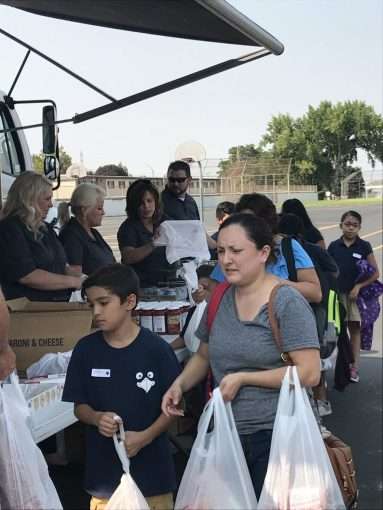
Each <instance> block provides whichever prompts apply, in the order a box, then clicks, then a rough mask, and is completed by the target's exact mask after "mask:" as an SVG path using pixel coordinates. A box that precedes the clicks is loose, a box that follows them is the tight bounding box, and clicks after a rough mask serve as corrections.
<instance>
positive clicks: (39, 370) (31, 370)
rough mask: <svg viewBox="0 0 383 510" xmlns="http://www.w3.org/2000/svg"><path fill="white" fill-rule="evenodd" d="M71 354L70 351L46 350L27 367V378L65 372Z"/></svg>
mask: <svg viewBox="0 0 383 510" xmlns="http://www.w3.org/2000/svg"><path fill="white" fill-rule="evenodd" d="M71 356H72V351H66V352H48V353H47V354H44V356H42V357H41V358H40V359H39V360H38V361H36V362H35V363H33V364H32V365H31V366H30V367H28V368H27V377H28V379H33V378H34V377H44V376H47V375H52V374H65V373H66V371H67V369H68V365H69V361H70V358H71Z"/></svg>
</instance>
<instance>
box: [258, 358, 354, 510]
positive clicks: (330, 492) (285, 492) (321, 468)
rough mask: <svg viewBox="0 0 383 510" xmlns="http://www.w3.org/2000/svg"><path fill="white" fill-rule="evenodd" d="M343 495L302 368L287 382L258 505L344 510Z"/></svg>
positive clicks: (272, 509)
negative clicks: (306, 388) (309, 397)
mask: <svg viewBox="0 0 383 510" xmlns="http://www.w3.org/2000/svg"><path fill="white" fill-rule="evenodd" d="M344 508H345V506H344V503H343V497H342V494H341V492H340V489H339V486H338V482H337V480H336V477H335V474H334V470H333V468H332V466H331V462H330V459H329V456H328V454H327V451H326V448H325V445H324V442H323V439H322V436H321V434H320V431H319V427H318V425H317V422H316V420H315V417H314V414H313V412H312V408H311V405H310V402H309V399H308V396H307V392H306V390H305V389H304V388H302V386H301V384H300V381H299V377H298V373H297V369H296V367H289V368H288V369H287V372H286V375H285V377H284V379H283V382H282V387H281V392H280V396H279V401H278V409H277V414H276V417H275V423H274V429H273V436H272V440H271V450H270V458H269V465H268V469H267V474H266V478H265V482H264V485H263V489H262V493H261V495H260V498H259V504H258V510H342V509H344Z"/></svg>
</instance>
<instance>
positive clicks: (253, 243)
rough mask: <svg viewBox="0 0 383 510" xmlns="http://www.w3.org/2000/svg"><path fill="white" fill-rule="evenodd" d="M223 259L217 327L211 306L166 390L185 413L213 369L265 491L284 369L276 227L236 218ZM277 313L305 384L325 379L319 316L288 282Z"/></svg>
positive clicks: (225, 230) (168, 402) (222, 246)
mask: <svg viewBox="0 0 383 510" xmlns="http://www.w3.org/2000/svg"><path fill="white" fill-rule="evenodd" d="M217 247H218V257H219V262H220V264H221V267H222V269H223V271H224V273H225V277H226V280H227V281H228V283H230V284H231V286H230V287H229V288H228V290H227V291H226V292H225V294H224V296H223V298H222V301H221V303H220V305H219V308H218V311H217V313H216V316H215V318H214V322H213V324H212V325H211V328H210V330H209V329H208V325H207V310H205V314H204V315H203V317H202V320H201V323H200V325H199V327H198V329H197V332H196V335H197V336H198V337H199V338H200V339H201V340H202V341H201V344H200V347H199V350H198V351H197V353H196V354H195V355H194V356H193V358H192V359H191V361H190V363H188V364H187V366H186V368H185V370H184V371H183V372H182V374H181V375H180V376H179V377H178V378H177V379H176V380H175V382H174V383H173V385H172V386H171V387H170V389H169V390H168V391H167V393H166V394H165V395H164V398H163V402H162V410H163V412H164V413H165V414H166V415H180V414H182V412H181V411H180V410H179V409H178V405H179V403H180V401H181V398H182V394H183V393H184V392H185V391H188V390H189V389H190V388H192V387H193V386H194V385H196V384H197V383H198V382H199V381H201V380H202V379H203V378H204V377H205V376H206V374H207V372H208V370H209V366H211V368H212V372H213V376H214V380H215V381H216V383H217V384H219V386H220V389H221V392H222V396H223V398H224V399H225V400H229V401H232V407H233V413H234V417H235V421H236V425H237V429H238V432H239V434H240V437H241V441H242V445H243V447H244V452H245V457H246V460H247V463H248V467H249V471H250V475H251V478H252V481H253V484H254V489H255V492H256V495H257V497H259V495H260V492H261V489H262V485H263V480H264V477H265V474H266V470H267V463H268V457H269V451H270V443H271V434H272V429H273V424H274V419H275V414H276V410H277V404H278V397H279V389H280V386H281V382H282V379H283V377H284V375H285V372H286V366H285V365H284V363H283V361H282V359H281V356H280V353H279V351H278V348H277V346H276V344H275V341H274V338H273V335H272V330H271V326H270V322H269V317H268V312H267V303H268V301H269V297H270V294H271V291H272V289H273V288H274V287H275V286H276V285H278V284H279V283H280V280H279V279H278V278H277V277H275V276H274V275H272V274H269V273H266V270H265V266H266V263H267V262H268V260H269V258H270V257H272V256H273V254H272V248H273V241H272V232H271V230H270V228H269V227H268V225H267V224H266V223H265V221H264V220H262V219H261V218H258V217H254V216H253V215H250V214H243V213H241V214H235V215H232V216H230V217H229V218H228V219H227V220H226V221H225V222H224V223H223V224H222V225H221V227H220V229H219V235H218V243H217ZM274 309H275V315H276V318H277V320H278V323H279V327H280V331H281V340H282V347H283V351H284V352H287V353H289V355H290V358H291V360H292V362H293V363H294V365H296V367H297V370H298V374H299V378H300V381H301V383H302V385H304V386H310V387H311V386H316V385H317V384H318V382H319V377H320V358H319V343H318V337H317V332H316V325H315V319H314V316H313V313H312V310H311V308H310V306H309V304H308V303H307V301H306V300H305V299H304V297H303V296H302V295H301V294H300V293H299V292H298V291H297V290H296V289H294V288H292V287H289V286H288V285H285V286H283V287H280V288H279V289H278V290H277V293H276V296H275V302H274Z"/></svg>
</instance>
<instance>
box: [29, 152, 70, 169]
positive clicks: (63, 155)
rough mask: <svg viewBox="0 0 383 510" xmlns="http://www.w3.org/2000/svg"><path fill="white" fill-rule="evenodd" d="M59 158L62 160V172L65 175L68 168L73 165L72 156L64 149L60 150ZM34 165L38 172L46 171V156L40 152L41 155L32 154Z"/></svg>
mask: <svg viewBox="0 0 383 510" xmlns="http://www.w3.org/2000/svg"><path fill="white" fill-rule="evenodd" d="M59 158H60V172H61V173H62V174H65V173H66V171H67V170H68V168H69V167H70V166H71V164H72V158H71V156H70V155H69V154H68V153H67V152H66V151H65V149H64V147H62V146H61V147H60V148H59ZM32 163H33V168H34V169H35V170H37V171H38V172H41V173H43V170H44V154H43V153H42V152H40V153H39V154H32Z"/></svg>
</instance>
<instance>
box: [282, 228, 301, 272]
mask: <svg viewBox="0 0 383 510" xmlns="http://www.w3.org/2000/svg"><path fill="white" fill-rule="evenodd" d="M281 250H282V255H283V256H284V257H285V259H286V263H287V271H288V273H289V280H290V281H291V282H297V281H298V274H297V268H296V267H295V259H294V253H293V243H292V240H291V237H283V238H282V241H281Z"/></svg>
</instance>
